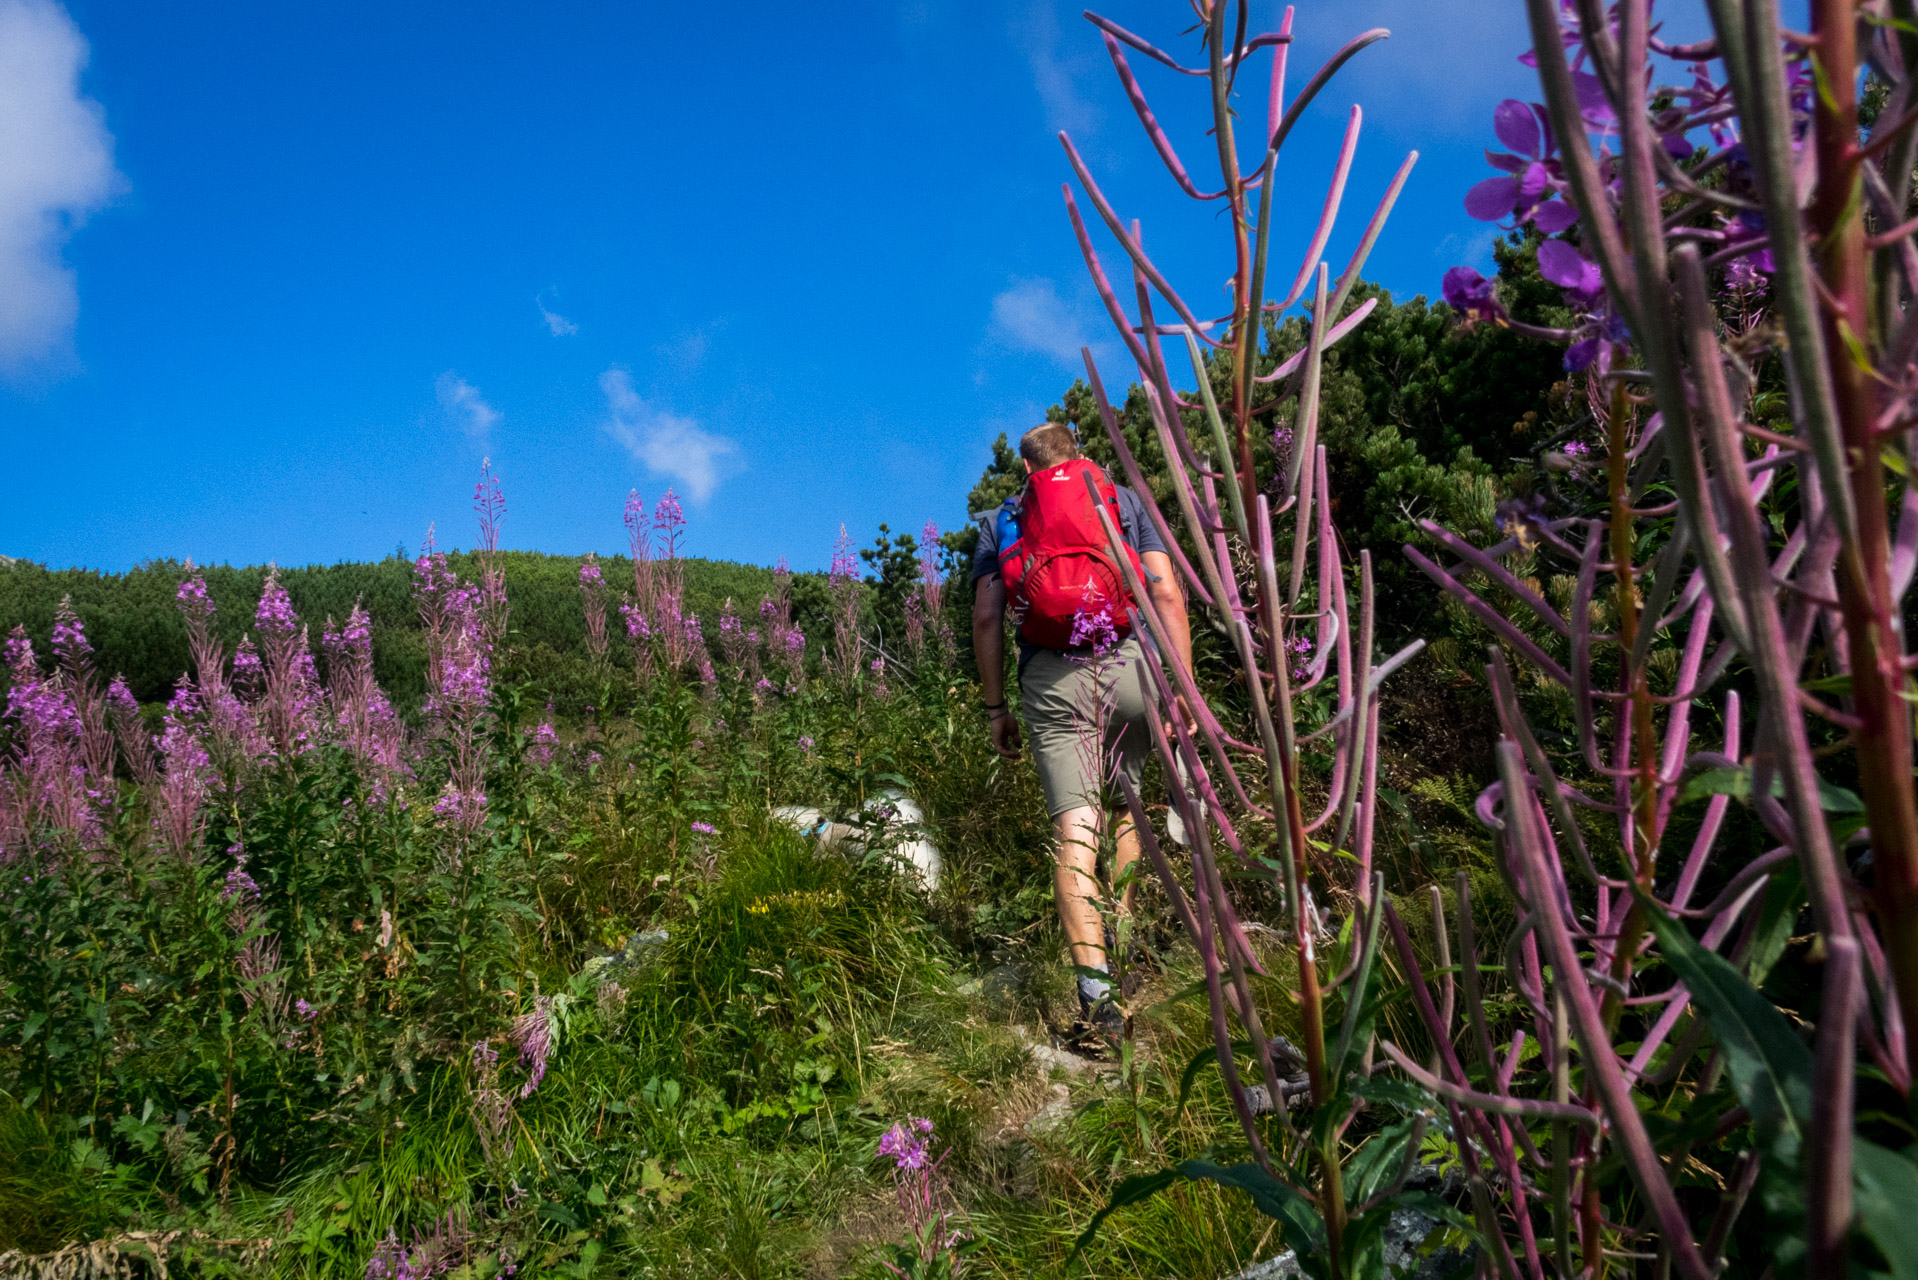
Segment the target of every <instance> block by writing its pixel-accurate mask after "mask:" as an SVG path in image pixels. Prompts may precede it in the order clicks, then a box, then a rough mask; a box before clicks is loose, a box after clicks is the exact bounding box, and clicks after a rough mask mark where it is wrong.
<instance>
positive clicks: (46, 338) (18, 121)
mask: <svg viewBox="0 0 1918 1280" xmlns="http://www.w3.org/2000/svg"><path fill="white" fill-rule="evenodd" d="M86 64H87V42H86V39H85V38H84V37H83V36H81V34H80V31H79V28H78V27H76V26H74V24H73V19H72V18H70V17H68V16H67V12H66V10H65V9H62V8H61V7H60V6H59V5H57V4H54V3H51V2H50V0H0V369H4V370H5V371H6V372H8V373H9V374H15V373H20V372H22V371H24V370H25V369H26V368H27V367H29V366H30V365H33V364H35V363H38V362H41V361H44V360H46V359H47V358H49V357H51V356H55V355H58V354H60V353H61V352H62V351H63V350H64V349H65V348H66V347H67V344H68V343H69V342H70V341H71V340H72V335H73V323H74V319H75V318H76V317H77V316H78V314H79V311H80V295H79V291H78V289H77V288H76V286H75V281H74V273H73V268H71V267H69V266H68V265H67V264H66V263H65V262H64V261H63V260H62V258H61V249H62V248H63V246H64V245H65V244H66V241H67V238H68V237H69V236H70V235H72V234H73V232H74V230H75V229H77V228H78V227H79V226H80V224H81V223H83V222H84V221H86V218H87V215H88V214H90V213H92V212H94V211H95V210H97V209H99V208H101V207H102V206H104V205H105V204H106V203H107V201H108V200H110V199H112V198H113V196H114V195H116V194H117V193H119V192H120V191H121V190H122V189H124V187H125V185H126V179H125V178H124V177H122V176H121V174H120V172H119V170H118V169H116V168H115V167H114V163H113V135H112V134H111V133H109V132H108V131H107V127H106V113H105V112H104V111H103V110H102V109H101V106H100V104H99V103H97V102H95V101H94V100H93V99H91V98H89V97H86V96H85V95H84V94H82V93H81V92H80V72H81V70H82V69H83V68H84V67H85V66H86Z"/></svg>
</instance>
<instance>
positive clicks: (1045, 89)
mask: <svg viewBox="0 0 1918 1280" xmlns="http://www.w3.org/2000/svg"><path fill="white" fill-rule="evenodd" d="M1091 30H1092V29H1091V28H1090V27H1086V28H1085V30H1084V31H1083V32H1075V33H1074V34H1075V35H1080V36H1084V35H1086V34H1088V33H1090V32H1091ZM1012 38H1013V40H1014V41H1015V42H1016V43H1017V44H1018V45H1019V47H1020V48H1021V49H1022V50H1023V51H1024V53H1025V55H1026V65H1027V66H1028V67H1029V68H1031V71H1032V87H1033V88H1034V89H1037V90H1038V91H1039V101H1040V103H1041V104H1042V105H1043V106H1044V107H1045V115H1046V127H1047V128H1048V129H1051V130H1054V131H1055V132H1056V131H1058V130H1060V129H1063V130H1065V131H1066V132H1067V133H1070V134H1072V135H1074V137H1075V138H1078V137H1079V136H1080V135H1083V134H1088V133H1091V132H1093V131H1094V130H1095V129H1097V127H1098V125H1099V119H1100V112H1099V109H1098V108H1097V107H1095V106H1093V105H1092V104H1091V103H1090V102H1088V101H1086V99H1085V98H1084V97H1083V96H1081V94H1080V93H1079V84H1078V78H1079V75H1080V73H1081V72H1083V71H1085V70H1086V69H1087V68H1088V67H1090V66H1091V65H1092V64H1093V62H1094V59H1093V58H1092V57H1091V56H1090V55H1088V54H1087V53H1086V52H1085V50H1097V49H1098V47H1099V45H1098V41H1097V37H1096V35H1095V36H1093V37H1092V39H1091V41H1090V43H1080V44H1078V45H1076V46H1075V45H1072V44H1070V43H1068V42H1067V41H1066V40H1064V39H1062V38H1061V33H1060V30H1059V18H1058V14H1057V13H1056V12H1054V8H1053V4H1052V0H1035V2H1034V3H1029V4H1026V5H1023V6H1021V7H1020V8H1019V9H1018V11H1017V15H1016V16H1015V17H1014V18H1013V20H1012ZM1066 49H1073V50H1074V53H1073V55H1072V56H1067V55H1066V54H1065V53H1064V52H1063V51H1064V50H1066Z"/></svg>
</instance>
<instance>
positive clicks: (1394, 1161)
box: [1345, 1116, 1425, 1202]
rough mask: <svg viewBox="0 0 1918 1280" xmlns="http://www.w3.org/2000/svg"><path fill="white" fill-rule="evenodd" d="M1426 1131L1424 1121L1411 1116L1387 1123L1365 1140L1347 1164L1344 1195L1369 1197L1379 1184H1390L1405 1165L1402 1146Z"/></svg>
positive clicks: (1358, 1198)
mask: <svg viewBox="0 0 1918 1280" xmlns="http://www.w3.org/2000/svg"><path fill="white" fill-rule="evenodd" d="M1424 1133H1425V1122H1424V1120H1423V1119H1422V1118H1421V1117H1419V1116H1411V1117H1408V1118H1407V1119H1404V1120H1401V1121H1399V1122H1398V1123H1397V1124H1394V1125H1388V1126H1386V1127H1385V1128H1383V1129H1381V1130H1379V1131H1378V1132H1377V1133H1375V1134H1373V1135H1372V1136H1371V1137H1370V1138H1367V1139H1366V1140H1365V1145H1364V1146H1362V1147H1360V1148H1359V1149H1358V1150H1357V1151H1356V1152H1354V1153H1353V1155H1352V1158H1351V1159H1350V1160H1349V1161H1348V1162H1347V1163H1346V1168H1345V1185H1346V1186H1347V1187H1348V1188H1350V1190H1348V1191H1347V1192H1346V1198H1347V1199H1349V1200H1352V1201H1355V1202H1356V1201H1361V1200H1370V1199H1371V1198H1372V1196H1373V1195H1374V1194H1375V1193H1377V1191H1378V1190H1379V1188H1380V1187H1383V1186H1386V1185H1388V1184H1390V1183H1391V1181H1392V1179H1394V1178H1396V1177H1397V1176H1398V1173H1399V1170H1400V1169H1402V1168H1404V1167H1405V1149H1406V1148H1407V1147H1408V1146H1410V1145H1411V1144H1412V1143H1413V1142H1414V1141H1416V1140H1417V1139H1418V1138H1420V1137H1422V1136H1423V1135H1424Z"/></svg>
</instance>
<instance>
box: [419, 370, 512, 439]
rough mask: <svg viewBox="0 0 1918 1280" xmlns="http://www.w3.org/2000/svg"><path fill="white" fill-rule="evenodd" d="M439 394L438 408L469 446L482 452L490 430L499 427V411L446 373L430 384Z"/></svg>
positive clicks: (464, 382) (473, 388)
mask: <svg viewBox="0 0 1918 1280" xmlns="http://www.w3.org/2000/svg"><path fill="white" fill-rule="evenodd" d="M433 389H434V390H435V391H436V392H438V393H439V398H440V408H442V409H444V410H446V413H447V416H448V417H450V418H452V419H453V420H454V421H455V422H457V423H459V424H460V427H461V428H462V429H463V430H464V431H465V432H466V434H467V436H468V437H469V438H470V439H471V440H472V441H473V443H475V444H477V445H479V446H480V447H481V448H485V447H487V446H488V445H490V444H491V443H492V438H493V428H494V427H496V426H498V425H499V421H500V411H499V410H498V409H495V408H494V407H493V406H492V405H490V404H488V403H486V400H485V398H484V397H483V396H481V395H480V393H479V388H478V387H476V386H474V385H473V384H472V383H470V382H468V381H467V380H466V379H464V378H462V377H460V376H459V375H458V374H457V373H454V372H453V371H452V370H451V369H448V370H447V371H446V372H445V373H442V374H441V375H440V376H439V381H437V382H435V383H434V384H433Z"/></svg>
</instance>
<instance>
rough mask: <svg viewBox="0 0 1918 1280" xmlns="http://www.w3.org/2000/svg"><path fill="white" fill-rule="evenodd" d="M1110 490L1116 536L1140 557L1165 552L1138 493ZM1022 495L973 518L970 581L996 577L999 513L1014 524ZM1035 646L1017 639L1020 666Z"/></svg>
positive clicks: (1122, 487)
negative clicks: (975, 538) (1116, 511)
mask: <svg viewBox="0 0 1918 1280" xmlns="http://www.w3.org/2000/svg"><path fill="white" fill-rule="evenodd" d="M1112 491H1113V495H1114V496H1115V497H1116V498H1117V499H1118V503H1119V536H1120V537H1122V538H1124V539H1125V541H1126V545H1127V546H1129V547H1131V548H1132V549H1133V550H1134V551H1136V552H1138V553H1139V555H1141V556H1144V555H1145V553H1146V552H1148V551H1158V552H1161V553H1165V552H1166V547H1165V539H1164V538H1161V537H1160V536H1159V531H1158V529H1157V528H1155V527H1154V526H1153V524H1152V519H1151V517H1149V516H1148V515H1146V513H1145V503H1144V502H1142V501H1140V499H1139V495H1138V494H1136V493H1134V492H1133V491H1132V490H1131V489H1129V488H1127V487H1126V486H1125V485H1122V484H1115V485H1113V486H1112ZM1022 496H1023V492H1022V493H1015V494H1014V495H1012V497H1010V498H1007V499H1006V500H1005V501H1004V502H1003V503H1001V504H999V506H998V507H996V508H994V509H993V510H991V511H987V512H983V513H981V514H979V515H977V516H974V517H973V523H975V524H977V525H978V526H979V542H978V545H977V546H975V547H973V549H972V580H973V581H974V582H977V581H979V579H981V578H990V577H996V576H998V573H999V521H1000V516H1001V515H1002V514H1003V515H1010V516H1011V517H1012V520H1013V521H1014V522H1015V523H1016V522H1017V520H1018V518H1019V502H1020V498H1021V497H1022ZM1167 554H1169V553H1167ZM1146 580H1147V581H1148V582H1153V581H1156V579H1155V578H1153V577H1152V576H1151V574H1150V572H1148V573H1147V575H1146ZM1038 647H1039V646H1037V645H1031V644H1027V643H1026V641H1025V639H1024V638H1023V637H1021V638H1020V640H1019V665H1020V666H1021V667H1023V666H1025V664H1026V659H1027V658H1029V657H1031V656H1032V651H1033V650H1034V649H1036V648H1038Z"/></svg>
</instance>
